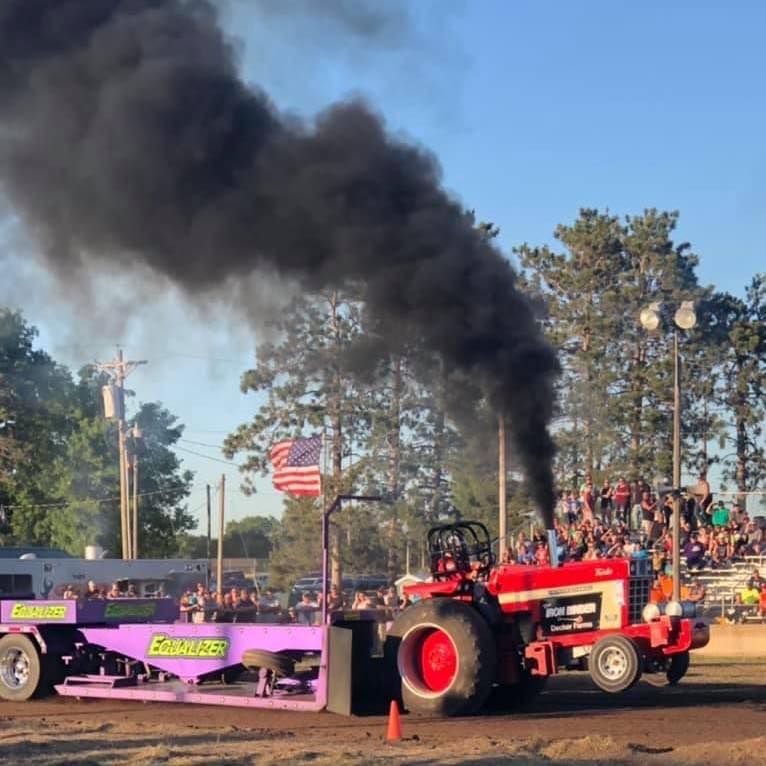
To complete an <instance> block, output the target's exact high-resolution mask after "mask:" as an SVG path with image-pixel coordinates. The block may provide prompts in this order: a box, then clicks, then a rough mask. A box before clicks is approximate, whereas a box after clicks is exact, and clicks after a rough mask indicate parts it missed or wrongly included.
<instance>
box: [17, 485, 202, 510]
mask: <svg viewBox="0 0 766 766" xmlns="http://www.w3.org/2000/svg"><path fill="white" fill-rule="evenodd" d="M188 488H189V487H188V485H187V484H176V485H174V486H172V487H166V488H165V489H155V490H153V491H152V492H140V493H139V494H138V497H152V496H153V495H164V494H165V493H166V492H173V491H180V490H183V489H188ZM119 499H120V496H119V495H113V496H112V497H102V498H93V497H84V498H82V499H79V500H67V501H66V502H60V503H32V504H30V505H27V504H25V503H16V504H15V505H4V506H2V507H3V508H6V509H8V510H13V509H14V508H67V507H68V506H70V505H77V504H78V503H99V504H101V503H112V502H114V501H115V500H119Z"/></svg>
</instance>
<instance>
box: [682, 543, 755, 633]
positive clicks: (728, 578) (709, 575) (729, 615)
mask: <svg viewBox="0 0 766 766" xmlns="http://www.w3.org/2000/svg"><path fill="white" fill-rule="evenodd" d="M754 568H757V569H759V570H760V572H761V574H766V556H746V557H745V558H744V559H743V560H741V561H735V562H733V563H732V564H731V565H730V566H729V567H728V568H726V569H700V570H694V571H692V572H689V571H687V570H686V562H685V561H684V560H683V559H682V566H681V576H682V579H683V582H684V584H685V585H688V584H689V583H690V582H691V580H692V579H693V578H696V579H697V580H698V581H699V582H700V583H701V584H702V585H704V586H705V600H704V602H703V603H702V604H700V605H699V606H698V608H697V614H698V616H699V617H702V618H704V619H705V620H706V621H708V622H717V621H727V622H742V623H745V622H747V623H766V617H761V616H759V615H758V607H757V606H743V605H741V604H737V603H736V597H737V595H738V594H739V592H740V591H741V590H742V589H743V588H744V587H745V585H746V584H747V581H748V579H749V578H750V575H751V574H752V572H753V569H754ZM721 618H723V619H721Z"/></svg>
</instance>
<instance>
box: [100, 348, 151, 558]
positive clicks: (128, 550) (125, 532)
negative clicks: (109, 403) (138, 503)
mask: <svg viewBox="0 0 766 766" xmlns="http://www.w3.org/2000/svg"><path fill="white" fill-rule="evenodd" d="M140 364H146V361H145V360H141V361H135V362H133V361H130V362H126V361H125V359H124V357H123V354H122V349H118V350H117V359H114V360H112V361H111V362H97V363H96V364H95V365H94V367H95V368H96V369H97V370H99V371H100V372H105V373H107V375H109V377H110V378H111V380H112V381H113V385H114V390H115V394H116V397H115V398H116V401H114V402H113V405H114V406H113V411H112V413H111V414H110V413H109V412H108V411H107V412H106V417H107V418H110V417H111V418H114V419H116V420H117V445H118V449H119V454H120V539H121V542H122V558H123V559H129V558H131V557H132V546H131V539H130V538H131V534H130V532H131V529H130V506H129V497H130V493H129V490H128V457H127V452H126V449H125V437H126V434H125V379H126V378H127V377H128V375H130V373H131V372H133V370H135V369H136V367H138V366H139V365H140Z"/></svg>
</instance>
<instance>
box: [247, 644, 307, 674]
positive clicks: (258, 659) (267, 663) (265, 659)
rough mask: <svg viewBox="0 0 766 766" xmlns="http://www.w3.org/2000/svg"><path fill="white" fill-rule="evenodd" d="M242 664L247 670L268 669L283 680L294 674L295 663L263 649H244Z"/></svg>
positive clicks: (277, 653)
mask: <svg viewBox="0 0 766 766" xmlns="http://www.w3.org/2000/svg"><path fill="white" fill-rule="evenodd" d="M242 664H243V665H244V666H245V667H246V668H247V669H248V670H259V669H260V668H268V669H269V670H273V671H274V673H276V674H277V675H278V676H282V677H283V678H288V677H289V676H291V675H293V673H294V672H295V661H294V660H293V659H292V657H288V656H287V655H286V654H280V653H279V652H268V651H266V650H265V649H246V650H245V651H244V652H242Z"/></svg>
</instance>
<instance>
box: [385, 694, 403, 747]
mask: <svg viewBox="0 0 766 766" xmlns="http://www.w3.org/2000/svg"><path fill="white" fill-rule="evenodd" d="M401 739H402V724H401V721H400V720H399V705H397V704H396V700H391V709H390V710H389V711H388V731H387V732H386V741H387V742H400V741H401Z"/></svg>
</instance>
